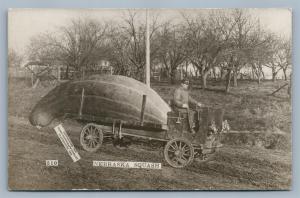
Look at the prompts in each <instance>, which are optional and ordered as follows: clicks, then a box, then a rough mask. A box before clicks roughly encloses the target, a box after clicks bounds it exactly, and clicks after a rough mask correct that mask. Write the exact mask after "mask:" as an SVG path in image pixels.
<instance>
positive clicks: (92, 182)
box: [8, 8, 292, 190]
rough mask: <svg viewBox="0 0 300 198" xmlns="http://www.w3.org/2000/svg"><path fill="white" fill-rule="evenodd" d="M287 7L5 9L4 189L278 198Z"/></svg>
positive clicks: (284, 132)
mask: <svg viewBox="0 0 300 198" xmlns="http://www.w3.org/2000/svg"><path fill="white" fill-rule="evenodd" d="M291 41H292V12H291V10H290V9H278V8H276V9H273V8H269V9H254V8H253V9H249V8H247V9H146V8H145V9H10V10H9V11H8V147H9V148H8V151H9V152H8V188H9V189H10V190H74V189H77V190H289V189H290V188H291V182H292V160H291V156H292V150H291V120H292V119H291V111H292V106H291V95H292V94H291V91H292V90H291V87H292V84H291V82H292V80H291V78H292V62H291V54H292V42H291Z"/></svg>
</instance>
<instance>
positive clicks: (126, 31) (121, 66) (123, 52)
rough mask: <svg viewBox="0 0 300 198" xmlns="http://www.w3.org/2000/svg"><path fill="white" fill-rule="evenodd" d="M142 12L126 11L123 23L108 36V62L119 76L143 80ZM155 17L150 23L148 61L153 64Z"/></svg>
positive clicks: (156, 24)
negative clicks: (109, 53)
mask: <svg viewBox="0 0 300 198" xmlns="http://www.w3.org/2000/svg"><path fill="white" fill-rule="evenodd" d="M144 17H145V16H144V12H143V13H141V12H138V11H135V10H128V11H127V12H126V13H124V17H123V21H122V22H121V23H119V24H117V25H116V26H115V27H114V29H113V31H112V32H111V34H110V42H111V45H110V47H111V49H110V51H111V55H110V61H111V62H112V65H113V66H114V67H115V71H116V72H117V73H119V74H123V75H127V76H130V77H133V78H136V79H138V80H140V81H143V79H144V68H145V64H146V59H145V56H146V51H145V49H146V37H145V33H146V26H145V18H144ZM157 19H158V18H157V16H156V15H155V16H153V17H152V19H151V21H150V41H151V46H150V47H151V50H150V57H151V58H150V60H151V63H153V61H154V58H155V56H156V53H157V45H156V42H157V41H156V39H155V38H154V37H155V32H156V30H157V29H158V28H159V24H158V20H157Z"/></svg>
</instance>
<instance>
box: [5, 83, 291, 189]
mask: <svg viewBox="0 0 300 198" xmlns="http://www.w3.org/2000/svg"><path fill="white" fill-rule="evenodd" d="M22 86H23V85H21V84H18V83H10V85H9V114H8V133H9V140H8V141H9V170H8V171H9V181H8V183H9V188H10V189H12V190H34V189H38V190H51V189H53V190H54V189H56V190H70V189H101V190H156V189H158V190H175V189H176V190H194V189H199V190H257V189H268V190H272V189H276V190H278V189H289V188H290V186H291V182H292V178H291V172H292V167H291V150H290V139H289V138H288V137H290V136H289V135H290V132H289V130H290V126H289V125H290V122H291V119H290V111H291V107H290V106H289V102H288V100H287V99H286V98H282V97H278V98H275V99H274V98H269V97H268V100H267V101H265V100H264V99H265V98H266V97H265V93H267V92H269V91H270V90H273V89H274V87H269V88H268V86H270V85H269V84H268V83H266V84H265V86H263V87H261V88H259V90H261V91H260V92H259V93H257V90H258V89H257V88H255V87H256V85H253V86H247V87H246V88H245V86H244V87H243V88H241V89H240V90H236V91H233V93H232V94H230V95H224V94H221V93H217V92H216V93H215V92H202V91H201V94H199V93H197V92H198V91H199V90H196V91H194V92H193V93H192V94H193V95H194V96H195V97H198V98H197V99H199V100H200V99H201V101H203V102H206V103H208V101H209V102H210V104H209V105H213V104H218V105H220V106H222V107H224V108H226V109H227V110H228V111H227V112H228V113H227V115H226V116H227V119H228V120H229V123H230V124H231V126H232V127H233V128H234V129H235V130H241V131H242V130H249V131H257V130H261V131H268V130H269V131H272V130H275V129H276V130H277V132H276V134H281V136H282V137H287V138H283V139H284V140H285V141H286V142H283V143H282V142H281V139H280V142H279V140H278V141H277V142H276V145H275V146H274V147H272V148H271V147H270V148H268V147H266V146H261V145H260V144H256V143H255V144H248V142H249V141H248V140H246V141H245V140H244V139H245V136H243V137H239V138H237V137H235V136H232V137H231V138H228V139H227V140H226V142H225V144H224V147H223V148H222V149H220V151H218V152H217V153H216V155H215V156H214V157H213V158H212V159H211V160H210V161H208V162H205V163H199V162H194V163H193V164H191V165H190V166H188V167H186V168H184V169H176V168H172V167H170V166H168V165H167V164H166V163H165V162H164V160H163V156H162V154H161V150H160V148H157V147H152V146H150V144H145V143H144V142H136V143H134V144H132V145H131V146H130V147H129V148H126V149H120V148H117V147H114V146H113V145H112V144H111V142H109V141H106V142H105V143H104V145H103V146H102V147H101V149H100V150H98V151H97V152H95V153H88V152H86V151H84V150H83V149H82V147H81V146H80V144H79V134H80V130H81V127H82V126H81V125H80V124H78V123H76V122H74V121H70V120H69V121H66V122H64V123H63V125H64V127H65V128H66V131H67V133H68V134H69V136H70V138H71V140H72V141H73V143H74V145H75V147H76V149H77V150H78V152H79V154H80V156H81V157H82V159H81V160H79V161H78V162H76V163H73V162H72V160H71V158H70V157H69V155H68V153H67V152H66V150H65V149H64V147H63V145H62V144H61V142H60V140H59V138H58V137H57V135H56V134H55V131H54V130H53V129H51V128H50V127H49V128H45V129H41V130H39V129H37V128H35V127H32V126H30V124H29V122H28V120H27V116H28V113H29V112H30V109H31V108H32V106H33V105H34V104H35V103H36V101H38V100H39V98H40V97H41V96H42V95H44V94H46V93H47V91H48V90H47V89H43V88H38V89H37V90H32V89H31V88H29V87H22ZM276 86H278V85H276ZM20 87H21V88H20ZM171 88H172V87H171ZM154 89H155V90H156V91H158V92H159V93H160V95H162V97H163V98H164V99H166V100H167V99H168V97H169V92H170V87H166V86H163V85H159V86H155V87H154ZM172 89H173V88H172ZM245 89H248V91H245ZM242 90H244V92H243V91H242ZM199 92H200V91H199ZM251 93H255V94H256V95H255V97H254V95H253V94H252V95H251ZM246 94H247V96H245V95H246ZM259 94H261V95H259ZM250 96H251V97H250ZM260 96H261V97H260ZM244 98H248V100H246V99H244ZM249 98H250V99H249ZM251 99H253V100H251ZM245 100H246V101H245ZM253 101H256V103H253ZM263 102H264V103H263ZM240 103H242V104H244V106H243V108H240V109H238V108H237V107H236V106H238V105H240ZM261 103H263V105H262V104H261ZM268 104H270V105H273V104H275V105H273V108H272V106H268ZM275 106H276V107H275ZM277 106H278V107H277ZM250 107H251V108H250ZM252 107H253V108H252ZM258 107H259V109H260V110H258ZM246 109H248V110H246ZM268 109H269V114H268V116H269V117H268V116H266V112H267V111H268ZM270 109H271V110H272V111H270ZM282 109H285V111H282ZM277 111H282V113H281V114H280V115H282V116H278V115H277V114H276V112H277ZM237 113H239V114H240V115H243V116H244V118H247V119H248V121H247V120H246V121H245V122H238V121H236V120H235V119H234V117H233V115H234V114H237ZM272 116H274V117H272ZM239 117H240V116H236V119H237V120H240V118H239ZM259 118H261V119H259ZM275 118H276V119H277V122H274V123H271V124H272V126H271V124H270V123H268V120H270V119H275ZM257 120H260V123H259V122H258V123H257V125H259V124H260V125H259V126H257V125H255V124H253V123H255V122H256V121H257ZM249 121H250V122H252V127H253V128H251V126H250V125H247V122H249ZM263 122H266V123H268V125H266V123H263ZM235 123H237V124H235ZM272 135H273V134H272ZM281 136H280V137H281ZM253 137H254V136H251V138H253ZM276 137H277V136H276ZM236 139H239V141H236V142H235V140H236ZM282 141H283V140H282ZM282 144H283V145H284V144H289V146H287V147H283V146H282ZM277 145H279V146H277ZM49 159H53V160H58V161H59V165H58V167H46V163H45V160H49ZM93 160H108V161H147V162H158V163H162V169H160V170H148V169H122V168H101V167H93V166H92V161H93Z"/></svg>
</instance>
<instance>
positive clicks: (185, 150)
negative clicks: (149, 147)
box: [164, 138, 194, 168]
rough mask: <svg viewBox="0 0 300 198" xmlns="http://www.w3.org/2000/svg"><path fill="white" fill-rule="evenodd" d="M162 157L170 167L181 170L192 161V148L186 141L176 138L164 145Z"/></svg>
mask: <svg viewBox="0 0 300 198" xmlns="http://www.w3.org/2000/svg"><path fill="white" fill-rule="evenodd" d="M164 156H165V160H166V161H167V162H168V164H169V165H170V166H172V167H175V168H183V167H185V166H187V165H189V164H190V163H191V162H192V161H193V159H194V147H193V145H192V144H191V143H190V142H189V141H188V140H185V139H182V138H176V139H173V140H170V141H169V142H168V143H167V144H166V146H165V149H164Z"/></svg>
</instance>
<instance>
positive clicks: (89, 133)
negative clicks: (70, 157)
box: [80, 123, 103, 152]
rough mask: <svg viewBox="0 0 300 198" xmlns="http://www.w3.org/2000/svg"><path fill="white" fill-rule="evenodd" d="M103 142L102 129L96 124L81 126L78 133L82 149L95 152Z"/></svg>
mask: <svg viewBox="0 0 300 198" xmlns="http://www.w3.org/2000/svg"><path fill="white" fill-rule="evenodd" d="M102 142H103V132H102V129H101V128H100V127H99V126H97V125H96V124H92V123H90V124H87V125H85V126H84V127H83V129H82V131H81V134H80V144H81V146H82V147H83V148H84V150H86V151H89V152H95V151H97V149H99V148H100V146H101V145H102Z"/></svg>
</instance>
